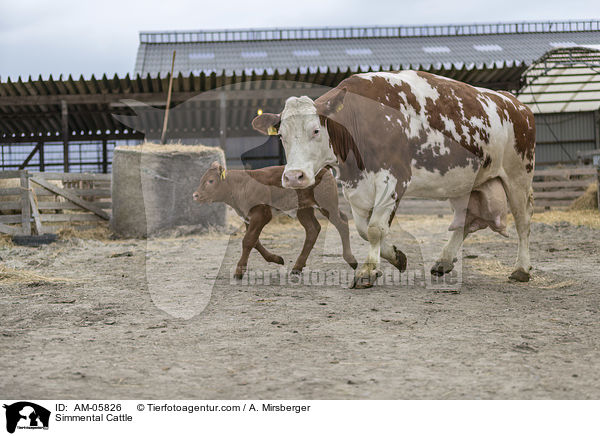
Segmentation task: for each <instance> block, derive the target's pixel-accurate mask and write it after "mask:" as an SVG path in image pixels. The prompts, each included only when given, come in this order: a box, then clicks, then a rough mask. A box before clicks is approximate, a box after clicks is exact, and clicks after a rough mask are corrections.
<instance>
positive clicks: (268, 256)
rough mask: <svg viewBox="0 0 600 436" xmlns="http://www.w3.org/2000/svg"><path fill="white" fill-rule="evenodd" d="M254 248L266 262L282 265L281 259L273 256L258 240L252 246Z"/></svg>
mask: <svg viewBox="0 0 600 436" xmlns="http://www.w3.org/2000/svg"><path fill="white" fill-rule="evenodd" d="M254 248H256V250H257V251H258V252H259V253H260V255H261V256H262V257H263V259H265V260H266V261H267V262H271V263H278V264H279V265H283V264H284V261H283V257H281V256H278V255H276V254H273V253H271V252H270V251H269V250H267V249H266V248H265V247H264V246H263V245H262V244H261V242H260V239H259V240H257V241H256V245H255V246H254Z"/></svg>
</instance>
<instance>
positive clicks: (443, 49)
mask: <svg viewBox="0 0 600 436" xmlns="http://www.w3.org/2000/svg"><path fill="white" fill-rule="evenodd" d="M422 48H423V51H424V52H425V53H450V47H447V46H445V45H430V46H423V47H422Z"/></svg>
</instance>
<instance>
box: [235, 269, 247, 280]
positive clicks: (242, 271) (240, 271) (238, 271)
mask: <svg viewBox="0 0 600 436" xmlns="http://www.w3.org/2000/svg"><path fill="white" fill-rule="evenodd" d="M245 273H246V267H241V266H238V267H237V268H236V269H235V274H234V275H233V278H234V279H236V280H242V278H244V274H245Z"/></svg>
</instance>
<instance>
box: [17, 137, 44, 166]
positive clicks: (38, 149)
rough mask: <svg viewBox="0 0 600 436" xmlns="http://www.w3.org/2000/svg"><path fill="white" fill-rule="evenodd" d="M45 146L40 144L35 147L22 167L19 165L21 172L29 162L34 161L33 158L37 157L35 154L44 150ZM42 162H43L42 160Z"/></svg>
mask: <svg viewBox="0 0 600 436" xmlns="http://www.w3.org/2000/svg"><path fill="white" fill-rule="evenodd" d="M43 144H44V143H43V142H38V143H37V145H36V146H35V147H33V150H31V153H29V156H27V157H26V158H25V160H24V161H23V163H22V164H21V165H19V169H20V170H22V169H24V168H25V167H26V166H27V164H28V163H29V161H31V159H33V156H35V154H36V153H37V152H38V151H40V150H41V149H42V146H43ZM40 162H41V160H40Z"/></svg>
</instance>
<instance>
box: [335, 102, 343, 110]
mask: <svg viewBox="0 0 600 436" xmlns="http://www.w3.org/2000/svg"><path fill="white" fill-rule="evenodd" d="M343 108H344V105H343V104H342V103H340V104H339V105H338V107H336V108H335V111H336V112H339V111H341V110H342V109H343Z"/></svg>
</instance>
